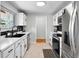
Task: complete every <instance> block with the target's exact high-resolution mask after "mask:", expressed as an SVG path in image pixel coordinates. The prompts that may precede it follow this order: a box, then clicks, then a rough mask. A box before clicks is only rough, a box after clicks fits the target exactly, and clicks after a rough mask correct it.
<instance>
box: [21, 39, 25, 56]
mask: <svg viewBox="0 0 79 59" xmlns="http://www.w3.org/2000/svg"><path fill="white" fill-rule="evenodd" d="M24 41H25V39H24V40H22V43H21V44H22V47H21V49H22V50H21V54H22V57H23V56H24V53H25V51H24Z"/></svg>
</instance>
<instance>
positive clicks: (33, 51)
mask: <svg viewBox="0 0 79 59" xmlns="http://www.w3.org/2000/svg"><path fill="white" fill-rule="evenodd" d="M39 42H40V43H39ZM43 49H52V48H51V46H50V45H49V42H48V41H47V40H39V39H38V40H36V41H35V42H31V44H30V48H29V49H28V51H27V52H26V54H25V56H24V58H44V54H43Z"/></svg>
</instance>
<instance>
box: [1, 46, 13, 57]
mask: <svg viewBox="0 0 79 59" xmlns="http://www.w3.org/2000/svg"><path fill="white" fill-rule="evenodd" d="M2 57H3V58H14V45H12V46H10V47H9V48H8V49H6V50H5V51H4V52H3V54H2Z"/></svg>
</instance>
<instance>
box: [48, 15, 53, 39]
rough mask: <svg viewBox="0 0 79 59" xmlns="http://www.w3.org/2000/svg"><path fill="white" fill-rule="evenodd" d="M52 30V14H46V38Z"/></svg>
mask: <svg viewBox="0 0 79 59" xmlns="http://www.w3.org/2000/svg"><path fill="white" fill-rule="evenodd" d="M52 32H53V15H48V16H47V39H49V38H50V36H51V33H52Z"/></svg>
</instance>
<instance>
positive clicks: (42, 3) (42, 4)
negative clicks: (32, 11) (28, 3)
mask: <svg viewBox="0 0 79 59" xmlns="http://www.w3.org/2000/svg"><path fill="white" fill-rule="evenodd" d="M36 6H39V7H42V6H45V2H42V1H41V2H37V3H36Z"/></svg>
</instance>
